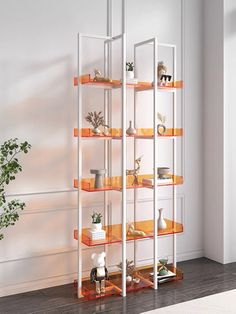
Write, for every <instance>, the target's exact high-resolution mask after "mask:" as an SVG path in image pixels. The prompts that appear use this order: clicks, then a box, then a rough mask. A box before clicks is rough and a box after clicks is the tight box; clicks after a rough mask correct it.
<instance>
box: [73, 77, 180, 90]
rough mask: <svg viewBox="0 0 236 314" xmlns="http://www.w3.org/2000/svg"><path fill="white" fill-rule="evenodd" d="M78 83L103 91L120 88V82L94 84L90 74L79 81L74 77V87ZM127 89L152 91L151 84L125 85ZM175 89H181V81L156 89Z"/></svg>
mask: <svg viewBox="0 0 236 314" xmlns="http://www.w3.org/2000/svg"><path fill="white" fill-rule="evenodd" d="M79 81H80V84H82V85H87V86H95V87H101V88H105V89H112V88H120V87H121V86H122V83H121V81H120V80H112V82H96V81H94V80H93V79H92V78H91V76H90V74H85V75H82V76H81V77H80V80H79V79H78V77H74V86H77V85H78V82H79ZM127 87H130V88H134V89H136V90H137V91H144V90H151V89H153V83H152V82H138V84H127ZM176 88H183V81H175V82H170V83H167V85H166V86H158V89H160V90H167V91H168V90H173V89H176Z"/></svg>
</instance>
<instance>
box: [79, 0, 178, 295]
mask: <svg viewBox="0 0 236 314" xmlns="http://www.w3.org/2000/svg"><path fill="white" fill-rule="evenodd" d="M107 7H108V27H107V35H106V36H96V35H86V34H78V75H77V77H75V78H74V86H76V87H77V89H78V126H77V128H75V129H74V137H76V139H77V141H78V176H77V178H75V179H74V187H75V188H76V189H78V223H77V229H76V230H75V231H74V238H75V239H76V240H77V242H78V278H77V294H78V297H79V298H80V297H85V298H87V299H88V300H91V299H97V298H99V297H101V296H100V295H97V294H96V292H95V286H94V285H93V284H91V283H90V281H89V279H88V278H82V246H83V245H85V246H87V247H90V248H93V247H96V246H101V245H102V246H104V247H105V246H106V245H107V244H109V245H111V244H116V245H119V243H120V244H121V245H122V263H123V265H125V264H126V243H127V242H128V241H134V261H135V264H136V242H137V241H139V240H142V239H152V240H153V243H154V248H153V251H154V256H153V265H152V266H150V265H147V266H146V267H143V268H139V267H137V273H136V276H137V277H139V278H140V282H139V283H138V284H134V283H132V284H128V283H127V282H126V269H124V270H123V271H122V273H120V272H117V273H112V274H110V278H109V280H106V293H105V294H104V295H102V296H103V297H104V296H109V295H114V294H118V295H122V296H126V293H127V292H129V291H136V290H140V289H143V288H154V289H157V288H158V278H157V267H158V238H159V237H161V236H168V235H171V236H172V237H173V265H169V266H168V267H169V269H170V270H171V271H173V272H174V273H175V274H176V276H175V277H173V278H170V279H168V281H171V280H179V279H182V278H183V274H182V273H181V271H180V270H178V269H177V260H176V247H177V246H176V245H177V243H176V234H178V233H181V232H183V224H182V223H180V222H177V213H176V211H177V191H176V186H177V185H180V184H183V177H182V176H178V175H177V174H176V169H177V161H176V152H177V147H176V139H177V138H179V137H182V136H183V129H182V128H177V118H176V112H177V108H176V104H177V98H176V90H177V89H179V88H182V87H183V82H182V81H177V80H176V78H177V73H176V46H175V45H167V44H161V43H158V41H157V38H151V39H149V40H146V41H142V42H139V43H136V44H135V45H134V66H135V77H136V75H137V69H138V62H137V58H136V56H137V50H138V49H139V47H141V46H146V45H147V46H148V47H150V49H152V53H153V67H152V68H153V69H152V70H153V77H152V80H151V81H150V82H138V84H127V83H126V23H125V15H126V9H125V8H126V1H125V0H122V14H123V16H122V34H120V35H118V36H112V21H111V16H112V14H111V12H112V0H107ZM84 38H90V39H99V40H102V41H103V42H104V75H105V76H109V77H112V66H111V59H112V51H111V44H112V42H114V41H117V40H120V41H121V46H122V55H121V60H122V62H121V64H122V65H121V67H122V77H121V80H112V82H94V81H93V79H92V78H91V76H90V75H89V74H84V73H82V51H83V39H84ZM160 47H165V48H168V49H172V51H173V69H174V70H173V82H171V83H169V84H168V85H167V86H165V87H160V86H158V78H157V67H158V49H159V48H160ZM85 86H89V87H90V89H91V91H92V89H93V88H100V89H103V90H104V116H105V123H106V124H108V125H111V117H112V109H111V108H112V97H111V95H112V90H113V89H121V104H122V106H121V108H122V113H121V118H122V119H121V121H122V123H121V124H122V125H121V128H110V129H109V133H108V134H106V135H104V134H100V135H94V134H93V133H92V130H91V129H89V128H83V122H82V121H83V117H82V107H83V106H84V105H86V104H84V103H83V98H82V93H83V87H85ZM127 89H133V91H134V102H133V103H134V127H135V128H136V129H137V134H136V135H135V136H127V135H126V129H127V125H126V110H127V107H126V106H127V104H126V92H127ZM142 91H150V92H152V93H153V106H152V105H151V104H150V110H152V111H153V125H152V128H137V123H136V121H137V115H138V112H137V93H140V92H142ZM159 93H171V94H172V103H173V127H172V128H169V129H167V132H166V133H165V134H164V135H158V132H157V125H158V121H157V111H158V110H157V109H158V95H159ZM160 139H161V140H168V139H170V140H172V143H173V144H172V145H173V174H172V175H170V178H172V182H171V183H165V182H163V183H162V184H160V182H158V177H157V171H153V173H152V174H141V175H138V184H136V185H134V184H133V176H126V169H127V162H126V158H127V157H126V154H127V149H126V145H127V141H131V140H133V141H134V142H133V147H134V157H135V158H137V141H138V140H152V141H153V165H152V168H153V169H157V167H158V158H157V152H158V145H159V144H158V143H159V140H160ZM84 140H94V141H102V142H103V143H104V156H105V158H104V168H106V169H107V174H106V176H105V178H104V186H103V187H102V188H99V189H97V188H94V178H83V172H82V146H83V141H84ZM113 140H120V141H121V161H122V162H121V164H122V167H121V175H120V176H112V174H111V164H112V160H111V149H112V144H111V143H112V141H113ZM135 158H134V159H135ZM143 179H153V180H154V184H153V187H151V186H147V185H145V184H143V182H142V180H143ZM163 186H171V187H172V200H173V219H172V220H171V219H165V221H166V223H167V229H165V230H158V224H157V223H158V190H159V189H160V188H162V187H163ZM141 188H143V189H151V190H152V191H153V217H152V219H149V220H144V221H138V220H137V213H136V211H137V206H138V194H137V190H138V189H141ZM127 189H130V190H133V192H134V222H133V223H134V225H135V228H137V229H138V230H142V231H144V232H145V235H142V236H130V235H127V230H128V226H127V220H126V214H127V198H126V191H127ZM112 191H116V192H120V193H121V196H122V201H121V208H122V222H121V223H120V224H109V219H108V216H109V212H110V211H111V208H110V203H111V202H112V198H111V196H110V193H113V192H112ZM83 192H90V193H93V192H98V193H103V195H104V212H105V226H103V229H104V230H105V231H106V238H105V239H104V240H99V241H92V240H91V239H90V238H89V236H88V228H84V227H83V222H82V203H81V202H82V193H83ZM150 272H153V273H154V276H153V278H154V279H152V277H150Z"/></svg>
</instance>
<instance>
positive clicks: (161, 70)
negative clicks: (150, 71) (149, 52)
mask: <svg viewBox="0 0 236 314" xmlns="http://www.w3.org/2000/svg"><path fill="white" fill-rule="evenodd" d="M157 73H158V84H159V86H166V84H167V83H169V82H170V81H171V79H172V76H171V75H167V74H166V73H167V67H166V66H165V64H164V62H163V61H160V62H158V68H157Z"/></svg>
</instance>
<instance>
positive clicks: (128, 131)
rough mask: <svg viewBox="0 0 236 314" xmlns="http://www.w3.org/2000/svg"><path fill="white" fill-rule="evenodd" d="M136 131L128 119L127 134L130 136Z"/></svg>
mask: <svg viewBox="0 0 236 314" xmlns="http://www.w3.org/2000/svg"><path fill="white" fill-rule="evenodd" d="M136 133H137V130H136V129H135V128H134V127H133V123H132V121H131V120H130V121H129V127H128V129H127V130H126V134H127V135H129V136H132V135H135V134H136Z"/></svg>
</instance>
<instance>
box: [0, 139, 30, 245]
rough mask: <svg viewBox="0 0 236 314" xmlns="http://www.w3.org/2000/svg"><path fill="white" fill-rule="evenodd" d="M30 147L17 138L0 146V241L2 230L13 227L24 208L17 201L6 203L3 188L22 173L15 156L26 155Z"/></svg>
mask: <svg viewBox="0 0 236 314" xmlns="http://www.w3.org/2000/svg"><path fill="white" fill-rule="evenodd" d="M30 148H31V145H30V144H29V143H28V142H26V141H25V142H22V143H20V142H19V140H18V139H17V138H15V139H10V140H8V141H5V142H4V143H3V144H2V145H1V146H0V240H2V239H3V238H4V235H3V233H2V230H3V229H5V228H7V227H9V226H13V225H14V224H15V222H16V221H17V220H18V219H19V214H18V211H19V210H23V209H24V208H25V203H23V202H21V201H19V200H10V201H9V202H7V200H6V193H5V188H6V185H8V184H9V183H10V181H13V180H15V176H16V174H17V173H18V172H20V171H22V166H21V165H20V163H19V161H18V159H17V158H16V156H17V155H19V154H21V153H24V154H27V153H28V151H29V149H30Z"/></svg>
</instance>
